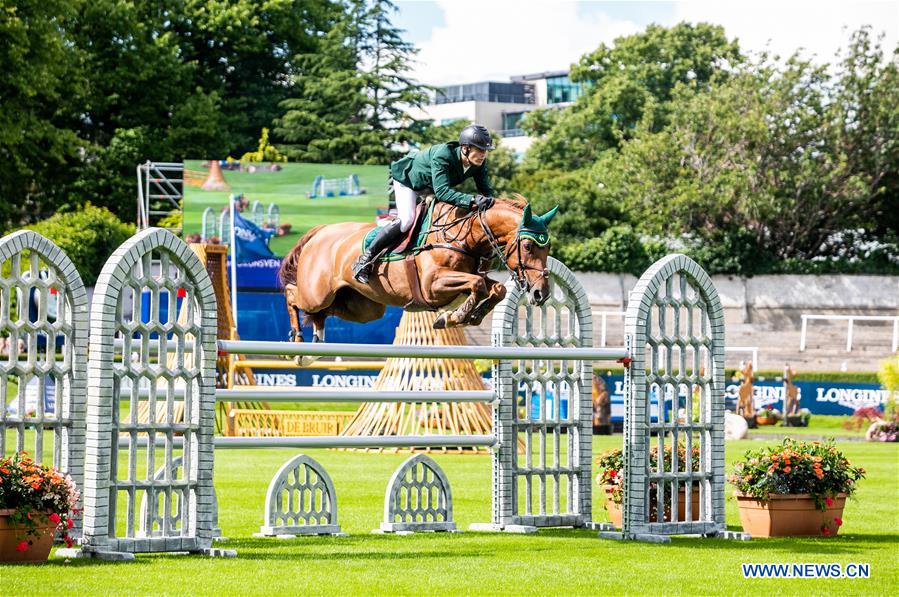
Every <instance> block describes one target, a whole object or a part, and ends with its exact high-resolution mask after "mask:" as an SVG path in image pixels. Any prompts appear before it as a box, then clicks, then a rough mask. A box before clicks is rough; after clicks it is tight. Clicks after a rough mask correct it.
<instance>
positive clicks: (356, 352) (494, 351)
mask: <svg viewBox="0 0 899 597" xmlns="http://www.w3.org/2000/svg"><path fill="white" fill-rule="evenodd" d="M218 349H219V350H221V351H224V352H228V353H235V354H267V355H275V354H279V355H284V356H320V357H335V356H343V357H380V358H391V357H393V358H402V357H409V358H422V359H428V358H435V359H494V360H495V359H511V360H519V359H521V360H547V359H549V360H560V361H616V360H618V359H622V358H625V357H627V356H628V352H627V349H625V348H624V347H623V346H622V347H618V348H576V347H532V346H464V345H462V346H414V345H399V344H346V343H336V342H335V343H330V342H310V343H305V342H302V343H301V342H264V341H252V340H219V341H218Z"/></svg>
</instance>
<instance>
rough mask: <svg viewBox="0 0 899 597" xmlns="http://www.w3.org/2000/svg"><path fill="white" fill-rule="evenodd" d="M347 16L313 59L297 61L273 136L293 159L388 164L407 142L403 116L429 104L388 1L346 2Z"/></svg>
mask: <svg viewBox="0 0 899 597" xmlns="http://www.w3.org/2000/svg"><path fill="white" fill-rule="evenodd" d="M341 6H343V7H344V12H343V13H342V14H341V15H340V16H339V17H338V19H337V21H336V22H335V23H334V24H333V25H332V27H331V29H330V30H329V31H328V33H327V34H326V35H324V36H323V37H321V38H320V39H319V43H318V47H316V48H315V49H314V50H313V51H311V52H308V53H305V54H302V55H299V56H297V57H296V59H295V60H294V63H295V66H296V68H295V71H296V73H297V74H296V76H295V77H294V79H293V87H292V90H291V97H290V98H289V99H286V100H284V101H282V102H281V107H282V108H283V109H284V110H285V112H284V114H283V116H282V117H281V118H279V119H278V120H277V121H276V128H275V130H274V132H275V133H276V134H277V135H278V136H279V137H280V138H281V139H283V140H284V141H286V142H287V145H286V146H285V151H286V152H287V153H288V154H289V155H290V156H291V157H293V158H295V159H299V160H305V161H315V162H349V163H374V164H377V163H387V162H389V161H390V159H391V158H392V157H395V155H396V152H395V151H394V149H393V146H394V145H395V144H396V143H398V142H401V141H402V140H404V139H406V138H408V134H407V133H406V132H405V131H403V130H402V119H403V117H404V113H405V110H407V109H408V108H409V107H410V106H419V105H421V104H422V102H424V100H425V99H426V94H425V89H426V88H425V87H423V86H421V85H420V84H418V83H416V82H415V81H413V80H412V79H411V78H409V76H408V73H409V71H410V69H411V60H412V58H413V57H414V54H415V49H414V48H413V47H412V45H411V44H409V43H408V42H405V41H403V40H402V37H401V35H400V34H401V31H400V30H399V29H397V28H395V27H394V26H393V25H392V24H391V22H390V13H392V12H394V11H395V10H396V7H395V6H394V4H393V3H392V2H390V1H388V0H373V1H371V2H367V1H365V0H346V1H345V2H344V3H343V4H341Z"/></svg>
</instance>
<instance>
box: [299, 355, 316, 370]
mask: <svg viewBox="0 0 899 597" xmlns="http://www.w3.org/2000/svg"><path fill="white" fill-rule="evenodd" d="M317 360H318V357H308V356H302V357H301V356H295V357H293V362H294V363H296V364H297V367H309V366H310V365H312V364H313V363H314V362H315V361H317Z"/></svg>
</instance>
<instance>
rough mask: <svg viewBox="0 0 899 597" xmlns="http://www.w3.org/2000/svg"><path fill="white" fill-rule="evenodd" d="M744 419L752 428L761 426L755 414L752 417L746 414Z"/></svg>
mask: <svg viewBox="0 0 899 597" xmlns="http://www.w3.org/2000/svg"><path fill="white" fill-rule="evenodd" d="M743 419H744V420H745V421H746V426H747V427H749V428H750V429H755V428H756V427H758V426H759V424H758V421H756V417H755V416H752V417H747V416H744V417H743Z"/></svg>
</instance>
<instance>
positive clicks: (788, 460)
mask: <svg viewBox="0 0 899 597" xmlns="http://www.w3.org/2000/svg"><path fill="white" fill-rule="evenodd" d="M784 464H785V465H787V466H790V459H789V458H787V459H785V460H784Z"/></svg>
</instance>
